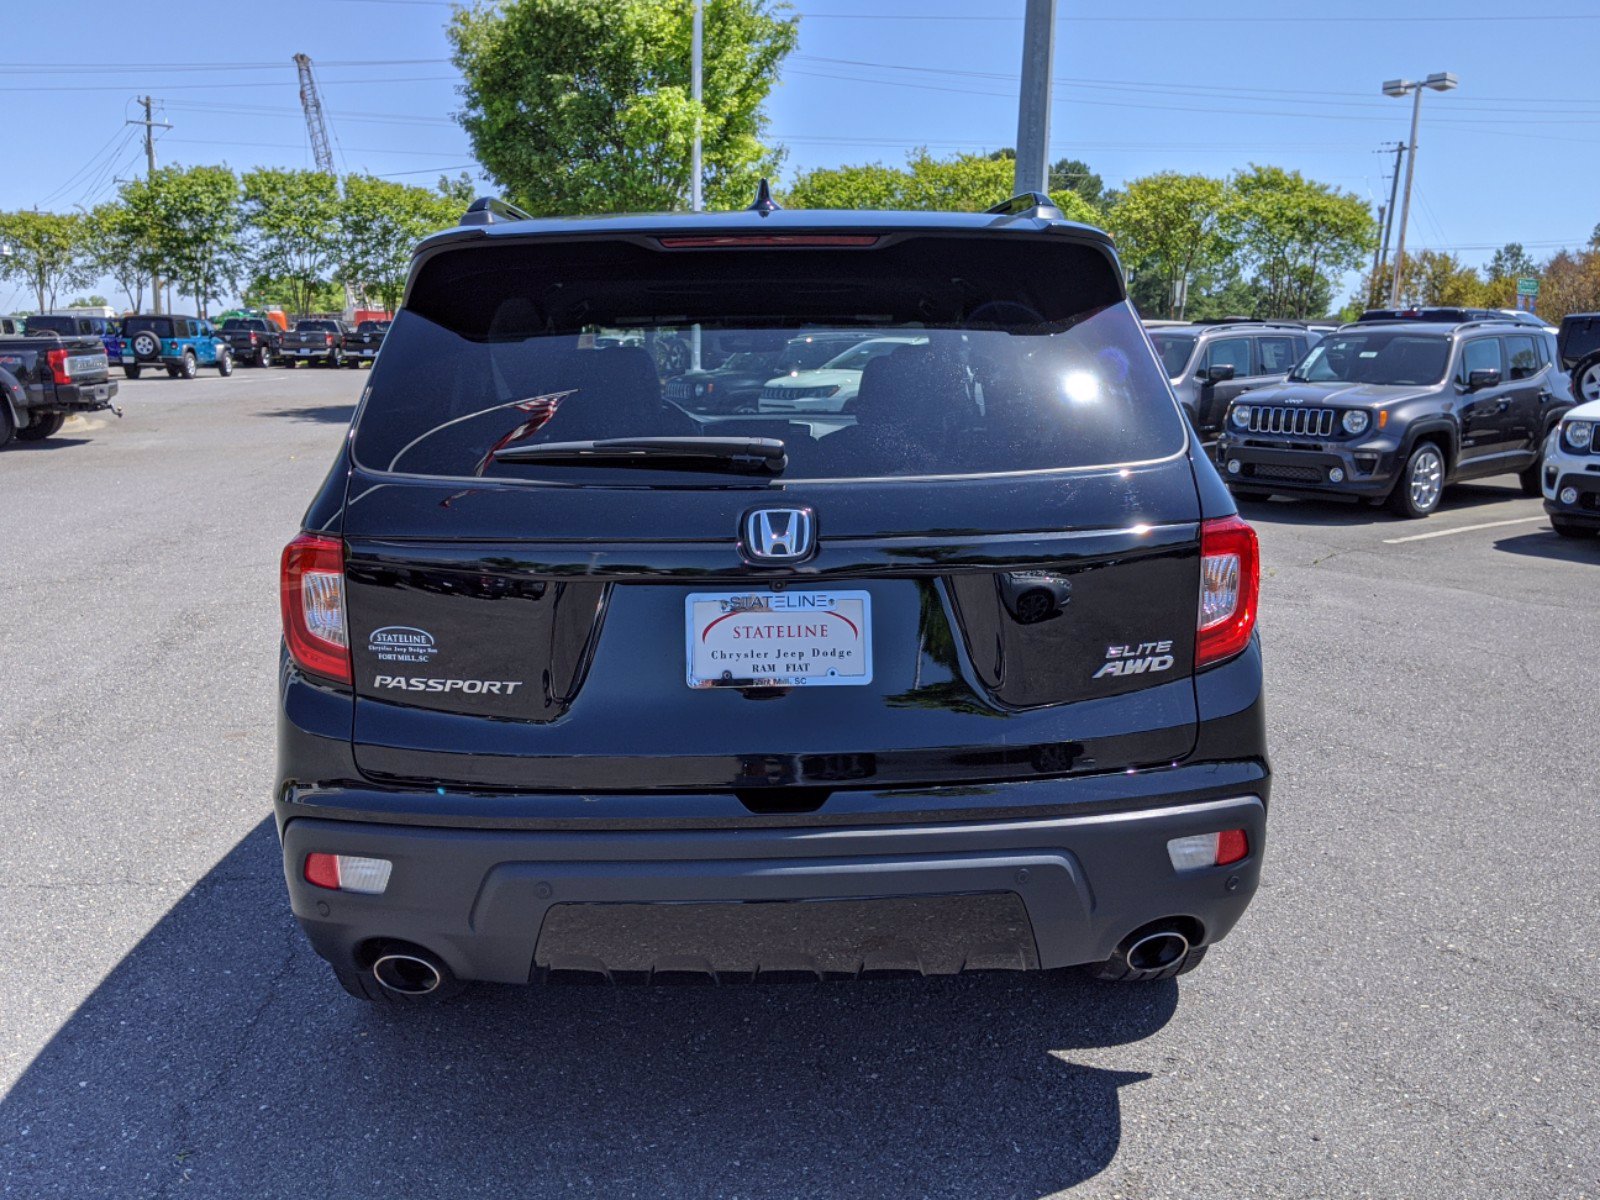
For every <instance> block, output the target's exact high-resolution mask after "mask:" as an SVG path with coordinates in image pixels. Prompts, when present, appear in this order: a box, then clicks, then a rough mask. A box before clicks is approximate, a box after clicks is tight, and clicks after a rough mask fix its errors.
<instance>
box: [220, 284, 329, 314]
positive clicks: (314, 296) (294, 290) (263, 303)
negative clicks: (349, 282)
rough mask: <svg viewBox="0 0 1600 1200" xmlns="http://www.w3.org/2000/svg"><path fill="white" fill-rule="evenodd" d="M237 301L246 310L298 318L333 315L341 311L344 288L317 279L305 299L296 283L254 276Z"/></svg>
mask: <svg viewBox="0 0 1600 1200" xmlns="http://www.w3.org/2000/svg"><path fill="white" fill-rule="evenodd" d="M239 301H240V304H241V305H242V306H243V307H245V308H258V309H266V308H281V309H283V310H284V312H286V313H293V314H297V315H300V316H304V315H305V314H307V313H336V312H341V311H342V310H343V309H344V289H343V288H341V287H340V286H339V285H338V284H337V283H333V282H331V281H329V280H326V279H319V280H318V281H317V282H316V283H315V284H314V285H313V286H312V288H311V291H310V293H309V296H308V295H307V294H306V293H305V289H304V285H303V284H302V283H301V282H300V281H299V280H295V279H284V278H281V277H274V276H271V275H254V276H251V278H250V279H249V280H248V281H247V282H246V283H245V286H244V288H243V290H242V291H241V292H240V293H239Z"/></svg>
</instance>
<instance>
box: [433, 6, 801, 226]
mask: <svg viewBox="0 0 1600 1200" xmlns="http://www.w3.org/2000/svg"><path fill="white" fill-rule="evenodd" d="M786 10H787V6H786V5H781V4H780V5H773V4H769V3H768V0H708V2H707V3H706V6H705V18H704V28H705V38H704V63H705V70H704V80H705V86H704V100H703V102H702V103H701V104H700V105H699V106H696V104H695V103H694V101H693V100H692V99H691V97H690V79H689V49H690V46H689V43H690V12H691V9H690V5H689V4H687V3H662V2H661V0H502V3H500V4H498V5H492V6H491V5H479V6H475V7H473V8H464V9H458V10H457V12H456V14H455V16H454V18H453V19H452V20H451V23H450V26H449V29H448V34H449V37H450V42H451V45H452V47H453V58H454V61H455V64H456V66H457V68H458V69H459V70H460V71H461V75H462V85H461V94H462V96H463V98H464V100H465V104H464V106H463V108H462V110H461V112H460V113H458V114H457V119H458V120H459V121H460V122H461V126H462V128H464V129H465V130H466V131H467V134H468V136H469V137H471V139H472V146H473V150H474V151H475V153H476V154H477V157H478V161H480V162H481V163H483V165H484V167H485V169H486V170H487V172H488V173H489V175H490V176H492V177H493V178H494V179H495V180H496V182H498V183H499V184H500V186H501V187H502V188H504V189H505V190H506V191H507V192H509V193H510V194H511V196H512V197H513V198H514V199H515V200H516V202H517V203H519V204H521V205H522V206H523V207H525V208H527V209H529V210H530V211H532V212H534V213H537V214H540V215H545V214H573V213H594V212H618V211H622V212H626V211H630V210H631V211H637V210H651V209H679V208H686V207H687V206H688V202H689V162H690V147H691V144H692V142H693V138H694V130H695V126H696V123H697V121H698V122H699V123H700V124H701V131H702V143H703V149H704V163H705V188H706V204H707V207H710V208H728V207H742V206H743V205H744V204H746V203H748V202H749V198H750V197H751V196H752V195H753V194H754V192H755V186H756V181H757V179H758V178H759V177H761V176H762V175H771V174H773V173H775V171H776V169H777V166H778V162H779V155H778V154H777V153H776V152H775V151H773V150H771V149H769V148H768V147H767V146H766V145H764V144H763V142H762V135H763V133H764V132H765V125H766V121H765V118H764V117H763V116H762V112H761V106H762V104H763V103H764V102H765V100H766V98H767V94H768V93H769V92H770V91H771V89H772V85H773V83H774V82H775V81H776V78H777V71H778V66H779V64H780V63H781V62H782V61H783V59H784V57H785V56H786V55H787V54H788V53H789V52H790V51H791V50H792V49H794V46H795V42H796V40H797V37H798V23H797V21H796V19H795V18H793V17H789V16H786V15H785V13H786Z"/></svg>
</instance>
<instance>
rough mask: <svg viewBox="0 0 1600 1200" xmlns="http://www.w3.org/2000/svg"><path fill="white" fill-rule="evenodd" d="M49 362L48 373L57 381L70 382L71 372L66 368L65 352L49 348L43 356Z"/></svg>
mask: <svg viewBox="0 0 1600 1200" xmlns="http://www.w3.org/2000/svg"><path fill="white" fill-rule="evenodd" d="M45 357H46V358H47V359H48V360H49V362H50V375H51V378H53V379H54V380H55V381H56V382H57V383H71V382H72V372H71V371H70V370H68V369H67V357H68V355H67V352H66V351H65V350H51V351H49V352H48V353H47V354H46V356H45Z"/></svg>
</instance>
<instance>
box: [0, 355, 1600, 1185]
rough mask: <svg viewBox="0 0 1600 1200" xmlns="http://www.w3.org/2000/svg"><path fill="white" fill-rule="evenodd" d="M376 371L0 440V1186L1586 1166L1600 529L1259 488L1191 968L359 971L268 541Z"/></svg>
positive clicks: (1516, 504)
mask: <svg viewBox="0 0 1600 1200" xmlns="http://www.w3.org/2000/svg"><path fill="white" fill-rule="evenodd" d="M365 379H366V375H365V374H364V373H357V372H351V371H340V372H332V371H316V370H300V371H297V372H288V371H283V370H271V371H261V370H252V369H241V370H240V371H239V372H238V373H237V374H236V375H235V376H234V377H233V378H231V379H219V378H217V377H216V376H215V374H214V373H206V374H204V375H203V376H202V377H201V379H199V380H197V381H194V382H180V381H172V380H168V379H166V378H159V379H149V378H147V379H144V380H141V381H139V382H136V383H128V382H124V383H123V384H122V392H121V397H120V401H121V403H122V404H123V405H124V407H125V409H126V416H125V417H124V418H123V419H122V420H120V421H119V420H117V419H116V418H115V417H113V416H111V415H110V414H103V415H100V416H97V417H95V418H94V419H93V420H91V421H82V420H79V421H74V422H73V423H72V424H70V425H69V426H68V427H67V429H66V430H65V431H64V433H63V435H62V436H61V437H60V438H58V439H55V440H52V441H49V442H45V443H40V444H37V445H24V446H14V447H13V448H10V449H7V450H5V451H4V452H0V513H3V514H4V520H5V524H6V529H5V532H4V534H3V535H0V605H3V611H4V612H5V614H6V630H5V637H4V642H3V644H4V659H3V663H4V669H3V670H0V767H3V770H4V775H5V778H6V780H7V790H6V793H5V795H4V798H3V799H0V945H3V946H4V953H3V954H0V1195H5V1196H18V1197H30V1198H32V1197H53V1196H63V1197H96V1196H107V1197H130V1196H141V1197H142V1196H164V1195H183V1194H192V1195H203V1196H251V1197H261V1196H307V1195H326V1196H341V1197H345V1196H380V1195H382V1196H393V1195H404V1196H424V1195H440V1196H451V1197H458V1196H496V1197H503V1196H511V1195H517V1196H532V1195H548V1194H568V1193H570V1194H578V1195H588V1194H592V1195H600V1196H608V1197H610V1196H617V1197H624V1196H652V1197H653V1196H743V1197H769V1196H770V1197H789V1196H797V1195H804V1196H813V1197H814V1196H835V1195H838V1196H852V1197H863V1196H884V1197H890V1196H895V1197H898V1196H951V1197H1011V1196H1018V1197H1036V1196H1045V1195H1051V1194H1054V1193H1056V1192H1059V1191H1065V1190H1068V1189H1070V1188H1074V1187H1076V1189H1077V1191H1076V1193H1075V1194H1081V1195H1084V1196H1091V1197H1130V1198H1131V1197H1200V1196H1208V1197H1209V1196H1218V1197H1223V1196H1228V1197H1236V1196H1247V1195H1248V1196H1285V1197H1307V1196H1336V1197H1356V1196H1373V1197H1394V1196H1406V1197H1434V1196H1437V1197H1451V1198H1456V1197H1464V1196H1485V1197H1506V1196H1539V1197H1585V1196H1588V1197H1594V1196H1600V1116H1597V1115H1596V1108H1595V1097H1596V1096H1597V1095H1600V1066H1597V1055H1600V999H1597V998H1596V997H1597V989H1600V942H1597V940H1596V938H1595V930H1596V929H1597V928H1600V821H1597V820H1596V812H1595V797H1596V788H1595V783H1594V778H1595V776H1594V770H1593V764H1592V754H1591V746H1592V743H1593V739H1594V730H1595V727H1596V718H1597V716H1600V702H1597V700H1596V690H1595V686H1594V663H1595V653H1596V651H1595V648H1596V646H1597V645H1600V603H1597V599H1596V598H1597V597H1600V542H1591V543H1582V542H1579V543H1574V542H1568V541H1564V540H1562V539H1559V538H1557V537H1556V536H1555V535H1554V534H1553V533H1551V532H1550V530H1549V527H1548V524H1547V523H1546V522H1545V520H1544V518H1543V514H1542V512H1541V510H1540V507H1539V502H1538V501H1536V500H1529V499H1525V498H1523V497H1522V496H1521V495H1520V494H1519V493H1518V491H1517V490H1516V485H1515V480H1514V479H1512V478H1509V477H1508V478H1506V479H1503V480H1494V481H1490V482H1489V483H1487V484H1484V485H1475V486H1470V487H1463V488H1460V489H1457V491H1456V493H1454V494H1452V495H1451V496H1449V497H1448V498H1447V500H1446V503H1445V506H1444V507H1443V508H1442V509H1441V511H1440V512H1439V513H1438V514H1437V515H1436V516H1434V517H1433V518H1432V519H1430V520H1427V521H1421V522H1401V521H1397V520H1395V519H1394V518H1392V517H1390V516H1388V515H1387V514H1386V513H1383V512H1380V511H1374V510H1371V509H1366V508H1347V507H1342V506H1334V505H1318V504H1307V503H1293V502H1281V501H1279V502H1270V503H1260V502H1255V503H1249V504H1247V505H1246V506H1245V515H1246V516H1247V517H1248V518H1249V519H1250V520H1252V521H1253V522H1255V523H1256V525H1257V527H1258V529H1259V530H1260V532H1261V536H1262V539H1263V546H1264V563H1265V568H1264V574H1265V577H1264V580H1263V598H1262V620H1261V628H1262V630H1263V636H1264V638H1265V644H1266V650H1267V669H1268V696H1269V703H1270V706H1271V710H1270V714H1271V715H1270V719H1271V740H1272V749H1273V753H1274V756H1275V766H1276V769H1277V773H1278V778H1277V783H1276V791H1275V798H1274V807H1273V812H1272V816H1271V822H1270V829H1271V837H1272V840H1271V843H1270V846H1269V850H1268V855H1267V863H1266V869H1265V875H1264V881H1263V888H1262V891H1261V893H1260V895H1259V897H1258V898H1257V900H1256V902H1255V904H1254V906H1253V907H1252V908H1251V909H1250V911H1249V913H1248V914H1247V915H1246V917H1245V919H1244V921H1243V923H1242V924H1241V925H1240V927H1239V929H1238V930H1237V931H1236V933H1235V934H1234V935H1233V936H1232V937H1231V938H1230V939H1229V940H1228V941H1226V942H1225V943H1223V944H1222V946H1221V947H1219V948H1218V949H1217V950H1216V951H1214V952H1213V953H1212V955H1211V957H1210V958H1208V960H1207V961H1206V963H1205V965H1204V966H1203V967H1202V968H1201V969H1200V970H1199V971H1197V972H1196V973H1194V974H1193V975H1190V976H1186V977H1184V978H1183V979H1181V980H1179V981H1177V982H1175V983H1174V982H1168V983H1164V984H1157V985H1150V986H1145V987H1130V988H1107V987H1102V986H1096V985H1092V984H1088V983H1079V982H1076V981H1075V980H1073V981H1063V980H1059V979H1055V978H1051V977H1041V976H1022V977H1015V976H1004V975H997V976H974V977H969V978H956V979H933V980H925V981H919V980H911V981H894V982H876V983H867V984H829V985H771V986H733V987H726V988H692V987H675V988H656V989H644V988H634V989H611V988H604V987H601V988H578V987H564V988H552V989H544V990H527V989H481V990H479V991H477V992H475V993H473V994H472V995H471V996H470V997H468V998H465V999H463V1000H460V1001H458V1002H456V1003H454V1004H452V1005H449V1006H446V1007H441V1008H437V1009H432V1010H427V1011H414V1012H390V1011H376V1010H374V1009H372V1008H370V1007H367V1006H364V1005H361V1004H359V1003H357V1002H356V1001H353V1000H350V999H348V998H346V997H345V995H344V994H343V993H342V992H341V991H340V990H339V989H338V987H337V986H336V985H335V983H334V982H333V979H332V977H331V975H330V974H329V973H328V971H327V970H326V968H325V967H324V965H323V964H322V963H321V962H320V960H318V959H317V958H316V957H315V956H314V955H313V954H312V952H311V951H310V949H309V948H308V947H307V945H306V944H305V942H304V940H303V939H302V937H301V936H300V934H299V932H298V930H297V929H296V928H295V926H294V924H293V922H292V920H291V919H290V916H289V912H288V905H287V901H286V899H285V896H284V891H283V883H282V877H281V867H280V862H279V859H278V854H277V845H276V837H275V834H274V832H273V830H272V826H271V822H270V817H269V812H270V809H269V803H268V795H269V788H270V783H271V776H272V755H273V729H272V719H273V711H274V699H273V697H274V686H275V670H276V662H277V657H276V656H277V622H278V615H277V595H276V583H277V580H276V569H277V554H278V551H279V549H280V548H281V546H282V544H283V542H284V541H285V540H287V538H288V537H289V536H290V535H291V534H292V533H293V532H294V530H295V528H296V526H297V522H298V520H299V517H300V514H301V512H302V510H303V508H304V506H305V503H306V502H307V500H308V499H309V497H310V495H311V493H312V490H313V489H314V487H315V486H316V484H317V482H318V481H319V480H320V479H321V477H322V475H323V473H324V472H325V471H326V469H327V467H328V464H329V462H330V461H331V459H332V456H333V453H334V450H335V447H336V445H337V442H338V439H339V438H340V436H341V435H342V433H343V428H344V423H345V422H346V421H347V419H348V417H349V414H350V411H351V409H352V407H353V405H354V402H355V400H356V398H357V395H358V392H359V389H360V387H361V386H362V384H363V382H364V380H365Z"/></svg>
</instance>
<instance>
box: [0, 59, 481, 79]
mask: <svg viewBox="0 0 1600 1200" xmlns="http://www.w3.org/2000/svg"><path fill="white" fill-rule="evenodd" d="M449 62H450V60H449V59H448V58H331V59H324V60H322V65H323V66H325V67H412V66H445V65H447V64H448V63H449ZM281 70H283V64H282V63H281V62H227V61H223V60H220V59H219V60H217V61H215V62H184V63H123V64H120V65H118V66H116V67H112V68H109V69H108V70H107V71H105V72H101V73H103V74H118V75H121V74H133V73H145V72H151V71H160V72H171V71H281ZM6 74H7V75H82V74H83V64H82V63H81V62H80V63H28V64H26V65H24V66H15V67H11V66H8V67H7V68H6Z"/></svg>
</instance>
